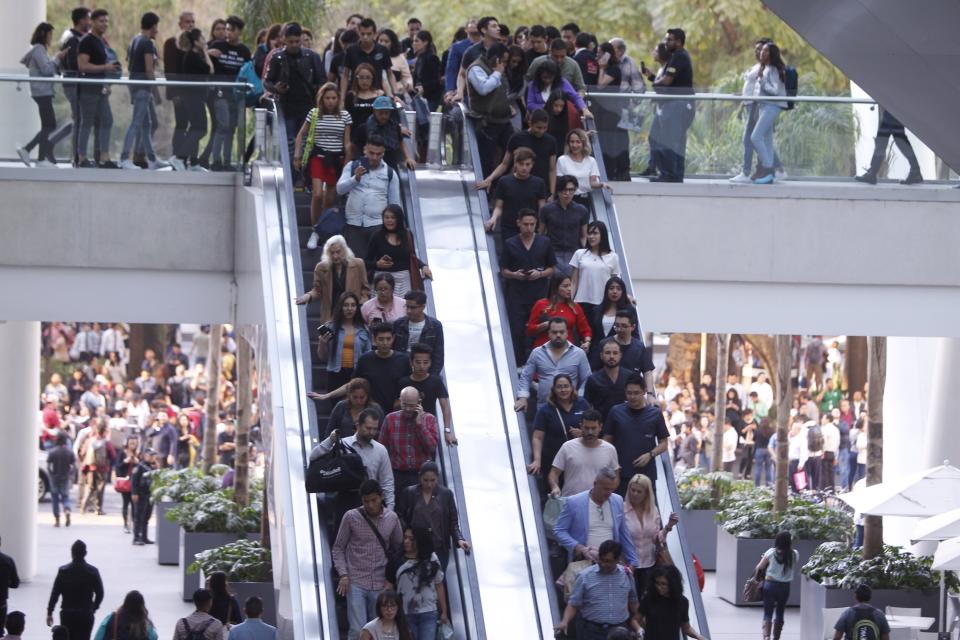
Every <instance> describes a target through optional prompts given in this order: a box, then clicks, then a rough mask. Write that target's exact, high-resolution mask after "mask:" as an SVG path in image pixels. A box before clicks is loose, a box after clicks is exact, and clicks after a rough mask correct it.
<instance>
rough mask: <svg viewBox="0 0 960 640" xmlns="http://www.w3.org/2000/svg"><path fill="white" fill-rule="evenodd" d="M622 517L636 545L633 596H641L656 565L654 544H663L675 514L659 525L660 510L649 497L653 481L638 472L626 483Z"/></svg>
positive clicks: (655, 547)
mask: <svg viewBox="0 0 960 640" xmlns="http://www.w3.org/2000/svg"><path fill="white" fill-rule="evenodd" d="M623 519H624V521H625V522H626V524H627V530H629V531H630V537H631V538H633V544H634V546H635V547H636V548H637V564H636V566H635V567H634V568H633V576H634V579H635V580H636V582H637V597H638V598H642V597H643V593H644V592H645V591H646V588H647V578H648V576H649V575H650V572H651V571H652V570H653V568H654V567H655V566H656V565H657V551H658V548H659V547H662V546H664V545H666V540H667V534H668V533H670V530H671V529H673V527H674V525H676V524H677V514H675V513H671V514H670V517H669V518H668V519H667V526H665V527H664V526H661V522H662V521H661V520H660V511H658V510H657V505H656V502H655V500H654V499H653V484H652V483H651V482H650V478H648V477H647V476H645V475H643V474H642V473H638V474H636V475H635V476H633V477H632V478H630V482H629V483H628V484H627V499H626V500H625V501H624V507H623Z"/></svg>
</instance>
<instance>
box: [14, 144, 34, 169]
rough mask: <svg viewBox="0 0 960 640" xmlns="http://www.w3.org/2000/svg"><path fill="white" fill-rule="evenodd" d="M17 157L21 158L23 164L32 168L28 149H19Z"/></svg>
mask: <svg viewBox="0 0 960 640" xmlns="http://www.w3.org/2000/svg"><path fill="white" fill-rule="evenodd" d="M17 155H18V156H20V161H21V162H22V163H23V164H25V165H27V166H28V167H29V166H31V165H30V153H29V152H28V151H27V150H26V149H24V148H23V147H17Z"/></svg>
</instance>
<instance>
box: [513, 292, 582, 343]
mask: <svg viewBox="0 0 960 640" xmlns="http://www.w3.org/2000/svg"><path fill="white" fill-rule="evenodd" d="M550 318H563V319H564V320H565V321H566V322H567V335H568V336H569V340H570V342H572V343H573V344H578V345H580V347H581V348H582V349H583V350H584V351H589V349H590V322H589V321H588V320H587V317H586V314H584V312H583V309H581V308H580V305H579V304H577V303H576V302H574V300H573V281H571V280H570V277H569V276H563V275H559V276H554V277H553V278H552V279H551V280H550V288H549V289H548V290H547V297H546V298H543V299H542V300H537V303H536V304H534V305H533V309H531V311H530V319H529V320H528V321H527V335H528V336H530V337H531V338H533V346H534V347H539V346H540V345H542V344H544V343H545V342H547V340H548V339H549V336H548V335H547V328H548V325H549V321H550Z"/></svg>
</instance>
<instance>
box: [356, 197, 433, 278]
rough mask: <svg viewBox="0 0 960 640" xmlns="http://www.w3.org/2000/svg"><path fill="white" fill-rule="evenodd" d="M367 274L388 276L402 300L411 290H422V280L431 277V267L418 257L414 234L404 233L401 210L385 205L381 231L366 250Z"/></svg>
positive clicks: (405, 230) (407, 231)
mask: <svg viewBox="0 0 960 640" xmlns="http://www.w3.org/2000/svg"><path fill="white" fill-rule="evenodd" d="M367 270H368V271H372V272H373V273H374V275H377V274H380V273H389V274H391V275H392V276H393V280H394V283H395V286H394V294H396V295H398V296H400V297H403V296H404V295H405V294H406V293H407V292H408V291H410V290H411V289H421V290H422V289H423V280H424V279H425V278H430V277H432V274H431V273H430V267H428V266H427V264H426V263H425V262H423V260H421V259H420V258H418V257H417V254H416V247H414V245H413V234H411V233H410V231H409V230H408V229H407V222H406V217H405V216H404V215H403V208H402V207H400V205H397V204H388V205H387V206H386V207H385V208H384V209H383V227H382V228H381V229H380V230H378V231H377V232H375V233H374V234H373V236H372V237H371V238H370V244H369V245H368V246H367Z"/></svg>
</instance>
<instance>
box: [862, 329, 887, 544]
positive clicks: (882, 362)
mask: <svg viewBox="0 0 960 640" xmlns="http://www.w3.org/2000/svg"><path fill="white" fill-rule="evenodd" d="M867 357H868V361H867V380H868V382H867V384H868V393H867V486H868V487H869V486H871V485H874V484H879V483H881V482H883V391H884V387H885V386H886V382H887V339H886V338H884V337H871V338H869V339H868V354H867ZM882 552H883V518H882V517H881V516H864V518H863V557H864V559H866V560H869V559H870V558H873V557H876V556H878V555H880V553H882Z"/></svg>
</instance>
